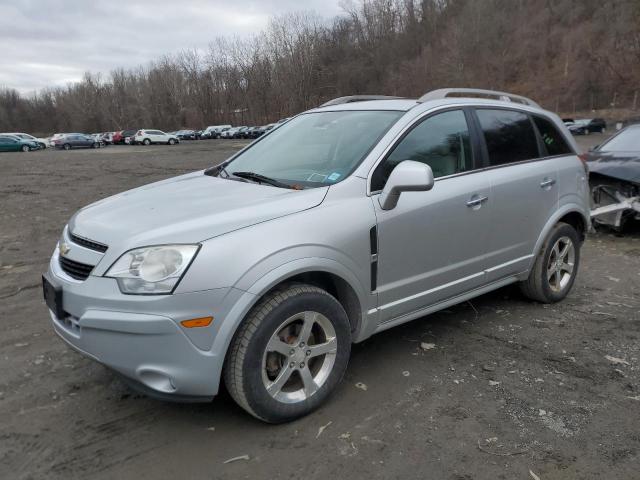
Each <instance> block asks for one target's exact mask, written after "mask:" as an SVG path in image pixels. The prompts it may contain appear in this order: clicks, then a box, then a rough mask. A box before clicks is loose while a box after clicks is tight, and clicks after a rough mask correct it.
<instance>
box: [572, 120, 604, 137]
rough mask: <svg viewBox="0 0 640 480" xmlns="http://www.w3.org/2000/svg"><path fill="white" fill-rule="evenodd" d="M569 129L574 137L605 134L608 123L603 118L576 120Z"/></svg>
mask: <svg viewBox="0 0 640 480" xmlns="http://www.w3.org/2000/svg"><path fill="white" fill-rule="evenodd" d="M567 128H568V129H569V131H570V132H571V133H572V134H574V135H589V134H590V133H604V132H605V131H606V130H607V122H605V121H604V119H602V118H584V119H581V120H576V121H575V122H574V123H573V125H569V126H567Z"/></svg>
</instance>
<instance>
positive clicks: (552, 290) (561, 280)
mask: <svg viewBox="0 0 640 480" xmlns="http://www.w3.org/2000/svg"><path fill="white" fill-rule="evenodd" d="M581 243H582V241H581V239H580V236H579V235H578V232H577V231H576V229H575V228H573V227H572V226H571V225H569V224H567V223H564V222H558V224H556V225H555V226H554V227H553V228H552V229H551V232H549V235H548V236H547V238H546V240H545V242H544V244H543V245H542V248H541V249H540V253H539V254H538V256H537V258H536V260H535V263H534V265H533V268H532V269H531V272H530V273H529V278H528V279H527V280H525V281H524V282H521V283H520V289H521V291H522V293H523V294H524V295H525V296H526V297H527V298H530V299H531V300H535V301H537V302H541V303H555V302H559V301H560V300H563V299H564V298H565V297H566V296H567V295H568V294H569V292H570V291H571V287H573V284H574V282H575V280H576V275H577V273H578V267H579V266H580V247H581Z"/></svg>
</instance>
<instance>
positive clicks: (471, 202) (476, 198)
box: [467, 195, 489, 208]
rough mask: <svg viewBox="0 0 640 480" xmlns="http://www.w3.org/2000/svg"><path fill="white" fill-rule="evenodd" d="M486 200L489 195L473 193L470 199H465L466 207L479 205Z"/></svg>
mask: <svg viewBox="0 0 640 480" xmlns="http://www.w3.org/2000/svg"><path fill="white" fill-rule="evenodd" d="M487 200H489V197H479V196H477V195H474V196H473V197H471V199H470V200H467V207H469V208H474V207H480V205H482V204H483V203H484V202H486V201H487Z"/></svg>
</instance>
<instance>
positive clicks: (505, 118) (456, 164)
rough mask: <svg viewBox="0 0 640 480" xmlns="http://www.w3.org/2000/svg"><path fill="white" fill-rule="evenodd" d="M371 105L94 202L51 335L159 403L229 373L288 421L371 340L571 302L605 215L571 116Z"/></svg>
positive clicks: (269, 411)
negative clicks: (460, 313) (594, 228)
mask: <svg viewBox="0 0 640 480" xmlns="http://www.w3.org/2000/svg"><path fill="white" fill-rule="evenodd" d="M460 97H463V98H460ZM478 97H481V98H478ZM505 97H506V98H508V99H512V101H506V100H505ZM357 100H358V97H350V98H349V97H347V98H342V99H340V100H339V103H337V102H336V101H332V102H330V103H329V104H328V105H326V106H322V107H320V108H317V109H313V110H310V111H308V112H305V113H302V114H300V115H298V116H297V117H295V118H294V119H292V120H291V121H290V122H287V123H286V124H285V125H283V126H282V127H280V128H278V129H276V130H274V131H273V132H272V133H270V134H269V135H268V136H266V137H265V138H263V139H261V140H259V141H256V142H254V143H252V144H251V145H249V146H248V147H247V148H245V149H244V150H241V151H240V152H238V153H236V154H235V155H234V156H232V157H231V158H230V159H228V160H226V161H225V162H223V163H221V164H219V165H216V166H214V167H211V168H209V169H207V170H205V171H204V172H202V171H196V172H193V173H190V174H186V175H181V176H179V177H176V178H173V179H168V180H164V181H162V182H158V183H154V184H152V185H147V186H144V187H141V188H138V189H134V190H131V191H129V192H127V193H126V194H124V195H115V196H113V197H111V198H107V199H102V200H100V201H99V202H96V203H94V204H92V205H89V206H87V207H85V208H83V209H81V210H79V211H78V212H77V213H76V214H75V215H74V216H73V217H72V218H71V219H70V220H69V222H68V225H67V226H65V227H64V229H63V233H62V237H61V239H60V241H59V243H58V246H57V248H56V249H55V250H54V252H53V255H52V258H51V260H50V263H49V268H48V270H47V272H46V273H45V275H44V277H43V291H44V296H45V301H46V304H47V306H48V308H49V312H50V317H51V325H52V328H53V329H54V330H55V332H56V333H57V334H58V335H59V336H60V337H62V338H63V339H64V341H65V342H67V343H69V344H71V346H73V347H74V348H75V349H77V350H78V351H79V352H80V353H82V354H84V355H86V356H89V357H91V358H93V359H97V360H98V361H100V362H102V363H104V364H106V365H107V366H109V367H110V368H112V369H114V370H115V371H117V372H118V373H119V374H121V375H123V376H125V377H126V378H128V383H129V384H130V385H133V386H137V387H138V389H139V390H141V391H144V392H146V393H148V394H150V395H155V396H157V397H160V398H168V397H172V396H173V397H174V398H176V399H181V400H187V399H188V400H200V401H209V400H210V399H211V398H212V397H213V396H215V395H216V394H217V393H218V392H219V390H220V387H221V385H220V383H221V382H222V380H224V383H225V385H226V389H227V391H228V392H229V393H230V395H231V397H232V398H233V399H235V400H236V402H237V403H238V404H239V405H240V406H241V407H242V408H243V409H245V410H246V411H247V412H248V413H250V414H251V415H253V416H255V417H257V418H258V419H261V420H263V421H267V422H272V423H280V422H285V421H290V420H293V419H296V418H299V417H301V416H303V415H306V414H308V413H310V412H311V411H313V410H314V409H316V408H318V407H320V405H322V404H323V403H324V402H325V400H327V398H328V397H329V396H330V395H331V394H332V392H333V391H335V389H336V387H337V386H338V385H339V384H340V381H341V379H342V378H343V375H344V373H345V371H346V369H347V364H348V361H349V357H350V353H351V346H352V344H353V343H356V342H362V341H364V340H365V339H367V338H369V337H370V336H371V335H373V334H375V333H378V332H381V331H384V330H386V329H389V328H392V327H394V326H397V325H400V324H403V323H405V322H408V321H411V320H414V319H417V318H423V317H424V316H425V315H428V314H430V313H433V312H436V311H438V310H442V309H445V308H448V307H450V306H451V305H454V304H457V303H461V302H465V301H468V300H469V299H471V298H474V297H476V296H478V295H482V294H485V293H487V292H489V291H492V290H496V289H498V288H501V287H504V286H506V285H509V284H519V286H520V288H521V290H522V292H523V294H524V295H525V296H526V297H528V298H530V299H532V300H535V301H538V302H541V303H554V302H559V301H561V300H563V299H564V298H565V297H566V296H567V294H568V293H569V292H570V291H571V289H572V286H573V284H574V281H575V279H576V276H577V274H578V270H579V267H580V250H581V247H582V244H583V241H584V238H585V234H586V232H587V231H588V230H589V227H590V219H589V217H590V212H589V188H588V183H587V170H586V168H585V165H584V163H583V161H582V159H581V158H580V157H579V155H578V146H577V144H576V142H575V140H574V139H573V138H572V137H571V136H570V135H568V132H567V131H566V128H565V127H564V125H563V124H562V122H561V121H560V118H558V117H557V116H556V115H554V114H553V113H550V112H547V111H545V110H543V109H542V108H540V107H539V106H538V105H537V104H536V103H535V102H533V101H532V100H529V99H527V98H524V97H520V96H517V95H511V94H507V93H503V92H487V91H476V90H470V89H446V90H437V91H433V92H429V93H427V94H425V95H424V96H422V97H421V98H420V99H419V100H417V101H416V100H415V99H414V100H409V99H403V100H398V99H390V100H382V99H380V100H374V101H362V102H361V103H359V104H358V105H354V102H356V101H357ZM150 212H153V214H152V215H150V214H149V213H150ZM336 225H340V229H339V230H338V229H336V228H335V227H336ZM256 239H260V240H261V241H256ZM238 252H242V254H239V253H238ZM476 360H478V361H480V359H479V358H478V359H476ZM401 367H402V366H401V365H396V366H394V368H401ZM67 375H73V372H71V373H68V374H67Z"/></svg>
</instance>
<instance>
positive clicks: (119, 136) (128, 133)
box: [112, 129, 138, 145]
mask: <svg viewBox="0 0 640 480" xmlns="http://www.w3.org/2000/svg"><path fill="white" fill-rule="evenodd" d="M137 131H138V130H131V129H128V130H120V131H118V132H113V136H112V142H113V144H114V145H116V144H120V145H124V144H125V143H126V138H127V137H132V136H133V135H135V134H136V132H137Z"/></svg>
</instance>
